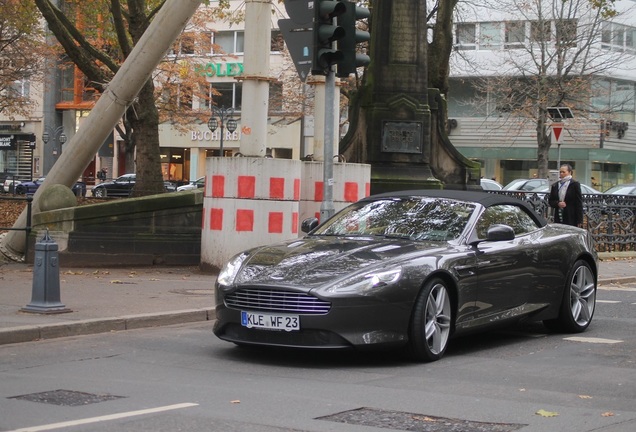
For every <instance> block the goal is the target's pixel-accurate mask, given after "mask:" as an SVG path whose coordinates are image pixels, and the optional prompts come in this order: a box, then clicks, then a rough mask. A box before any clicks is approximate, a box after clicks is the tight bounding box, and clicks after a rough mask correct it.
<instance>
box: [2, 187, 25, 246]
mask: <svg viewBox="0 0 636 432" xmlns="http://www.w3.org/2000/svg"><path fill="white" fill-rule="evenodd" d="M0 201H25V202H26V222H25V226H23V227H17V228H13V227H0V232H2V231H24V232H25V233H26V236H25V239H26V240H25V244H24V254H25V255H26V254H27V253H28V252H29V249H28V248H29V240H28V239H29V234H30V233H31V228H32V227H31V206H32V202H33V197H31V196H26V197H25V196H22V197H17V196H3V195H0Z"/></svg>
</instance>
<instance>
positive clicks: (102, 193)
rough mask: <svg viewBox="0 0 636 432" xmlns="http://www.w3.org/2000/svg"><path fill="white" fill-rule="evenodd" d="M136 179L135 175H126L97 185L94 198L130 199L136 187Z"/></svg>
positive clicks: (94, 188)
mask: <svg viewBox="0 0 636 432" xmlns="http://www.w3.org/2000/svg"><path fill="white" fill-rule="evenodd" d="M135 179H136V175H135V174H124V175H121V176H119V177H117V178H116V179H113V180H110V181H105V182H103V183H100V184H98V185H95V187H93V196H94V197H97V198H106V197H129V196H130V194H131V193H132V189H133V187H134V186H135Z"/></svg>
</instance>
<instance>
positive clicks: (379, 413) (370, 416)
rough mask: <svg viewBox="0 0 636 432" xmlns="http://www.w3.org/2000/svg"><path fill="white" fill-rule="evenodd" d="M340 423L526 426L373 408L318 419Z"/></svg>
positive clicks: (490, 429) (430, 429)
mask: <svg viewBox="0 0 636 432" xmlns="http://www.w3.org/2000/svg"><path fill="white" fill-rule="evenodd" d="M318 420H328V421H333V422H338V423H347V424H355V425H360V426H373V427H379V428H385V429H395V430H403V431H409V432H512V431H516V430H519V429H521V428H522V427H524V426H527V425H525V424H515V423H484V422H475V421H470V420H460V419H449V418H444V417H435V416H429V415H425V414H413V413H406V412H400V411H387V410H379V409H373V408H358V409H355V410H350V411H344V412H341V413H337V414H333V415H329V416H325V417H319V418H318Z"/></svg>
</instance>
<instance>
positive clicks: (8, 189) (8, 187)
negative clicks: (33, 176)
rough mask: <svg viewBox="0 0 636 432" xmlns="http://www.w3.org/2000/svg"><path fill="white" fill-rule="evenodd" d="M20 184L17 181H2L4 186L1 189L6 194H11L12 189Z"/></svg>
mask: <svg viewBox="0 0 636 432" xmlns="http://www.w3.org/2000/svg"><path fill="white" fill-rule="evenodd" d="M20 183H21V182H20V181H19V180H12V179H6V180H5V181H4V184H3V185H2V189H3V190H4V191H5V192H6V193H10V192H13V190H14V187H15V186H17V185H19V184H20Z"/></svg>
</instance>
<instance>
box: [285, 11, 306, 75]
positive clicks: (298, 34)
mask: <svg viewBox="0 0 636 432" xmlns="http://www.w3.org/2000/svg"><path fill="white" fill-rule="evenodd" d="M312 13H313V11H312ZM312 17H313V15H312ZM278 27H279V28H280V31H281V33H282V34H283V39H285V43H286V44H287V49H288V50H289V54H290V55H291V58H292V60H293V61H294V65H296V71H297V72H298V76H299V77H300V80H301V81H302V82H305V80H306V79H307V76H308V75H309V72H310V71H311V54H312V52H313V43H314V35H313V30H314V29H313V24H312V23H311V20H310V22H309V23H308V24H305V25H298V24H297V23H296V22H294V21H292V20H291V19H281V20H278Z"/></svg>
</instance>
